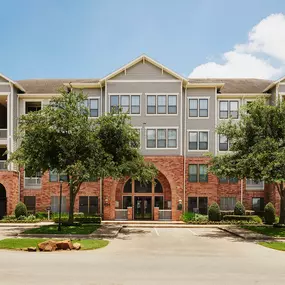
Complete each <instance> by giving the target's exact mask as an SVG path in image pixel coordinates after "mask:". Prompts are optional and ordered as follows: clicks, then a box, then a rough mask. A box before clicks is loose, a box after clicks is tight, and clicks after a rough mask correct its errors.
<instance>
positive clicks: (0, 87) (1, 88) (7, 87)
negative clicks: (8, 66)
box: [0, 77, 11, 92]
mask: <svg viewBox="0 0 285 285" xmlns="http://www.w3.org/2000/svg"><path fill="white" fill-rule="evenodd" d="M0 78H1V77H0ZM10 91H11V88H10V85H9V84H7V85H6V84H5V85H0V92H10Z"/></svg>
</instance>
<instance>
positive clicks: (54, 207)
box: [51, 196, 67, 213]
mask: <svg viewBox="0 0 285 285" xmlns="http://www.w3.org/2000/svg"><path fill="white" fill-rule="evenodd" d="M51 211H52V213H58V212H59V196H51ZM61 212H62V213H65V212H67V209H66V197H65V196H62V199H61Z"/></svg>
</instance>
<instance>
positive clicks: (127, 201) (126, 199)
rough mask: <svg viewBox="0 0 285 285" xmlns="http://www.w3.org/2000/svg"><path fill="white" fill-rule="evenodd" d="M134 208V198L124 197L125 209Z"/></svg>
mask: <svg viewBox="0 0 285 285" xmlns="http://www.w3.org/2000/svg"><path fill="white" fill-rule="evenodd" d="M128 207H132V196H123V209H127V208H128Z"/></svg>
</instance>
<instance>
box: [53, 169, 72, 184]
mask: <svg viewBox="0 0 285 285" xmlns="http://www.w3.org/2000/svg"><path fill="white" fill-rule="evenodd" d="M49 181H50V182H59V181H64V182H67V181H68V177H67V174H66V173H60V174H59V173H58V172H57V170H56V169H54V170H50V171H49Z"/></svg>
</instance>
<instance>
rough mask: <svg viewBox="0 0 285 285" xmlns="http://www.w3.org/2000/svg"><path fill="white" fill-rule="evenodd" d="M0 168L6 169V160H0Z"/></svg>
mask: <svg viewBox="0 0 285 285" xmlns="http://www.w3.org/2000/svg"><path fill="white" fill-rule="evenodd" d="M0 170H7V161H6V160H0Z"/></svg>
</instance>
